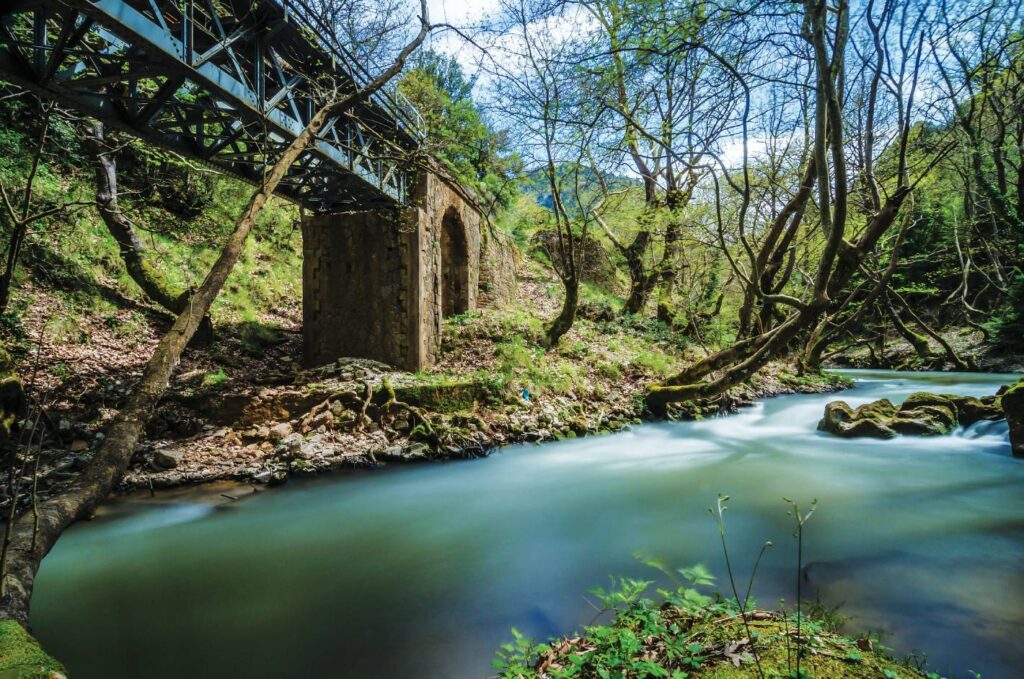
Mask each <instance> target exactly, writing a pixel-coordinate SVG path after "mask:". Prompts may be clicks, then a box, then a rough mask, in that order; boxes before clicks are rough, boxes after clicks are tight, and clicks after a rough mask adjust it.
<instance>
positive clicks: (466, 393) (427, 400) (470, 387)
mask: <svg viewBox="0 0 1024 679" xmlns="http://www.w3.org/2000/svg"><path fill="white" fill-rule="evenodd" d="M395 397H396V398H397V399H398V400H399V401H404V402H405V403H408V404H410V405H414V406H417V407H419V408H424V409H426V410H430V411H433V412H438V413H454V412H458V411H460V410H470V409H472V408H473V406H474V405H475V404H478V403H479V404H487V403H490V402H491V401H493V400H494V399H497V398H500V391H499V390H498V389H497V388H495V386H494V385H493V384H491V383H489V382H482V381H475V380H467V381H463V382H444V383H435V384H429V383H428V384H410V385H404V386H396V387H395Z"/></svg>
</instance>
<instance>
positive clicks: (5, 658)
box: [0, 620, 65, 679]
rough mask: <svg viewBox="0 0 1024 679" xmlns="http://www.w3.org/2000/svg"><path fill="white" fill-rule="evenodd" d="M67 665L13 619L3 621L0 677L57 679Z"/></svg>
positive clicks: (0, 631) (0, 645) (0, 636)
mask: <svg viewBox="0 0 1024 679" xmlns="http://www.w3.org/2000/svg"><path fill="white" fill-rule="evenodd" d="M64 674H65V670H64V667H63V666H62V665H61V664H60V663H59V662H57V661H56V660H54V659H53V658H51V657H50V656H49V655H48V654H47V653H46V651H44V650H43V649H42V647H41V646H40V645H39V642H38V641H36V640H35V639H34V638H33V637H32V635H30V634H29V633H28V632H26V631H25V628H24V627H22V626H21V625H19V624H18V623H16V622H14V621H13V620H3V621H0V679H53V678H54V677H58V676H63V675H64Z"/></svg>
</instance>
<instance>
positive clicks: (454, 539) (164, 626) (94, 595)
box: [32, 371, 1024, 679]
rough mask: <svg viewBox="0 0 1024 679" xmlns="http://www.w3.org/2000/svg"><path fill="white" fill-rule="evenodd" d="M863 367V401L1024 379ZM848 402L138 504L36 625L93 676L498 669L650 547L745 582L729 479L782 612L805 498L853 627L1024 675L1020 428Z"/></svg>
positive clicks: (640, 568)
mask: <svg viewBox="0 0 1024 679" xmlns="http://www.w3.org/2000/svg"><path fill="white" fill-rule="evenodd" d="M850 375H851V376H853V377H855V378H856V380H857V386H856V387H855V388H854V389H853V390H851V391H848V392H845V393H844V394H843V395H842V396H841V397H840V398H843V399H845V400H847V401H848V402H850V403H851V404H852V405H858V404H860V403H864V402H867V401H869V400H873V399H877V398H881V397H883V396H884V397H888V398H890V399H892V400H893V401H896V402H899V401H900V400H901V399H902V398H904V397H905V396H906V395H908V394H910V393H911V392H913V391H918V390H922V389H924V390H930V391H935V392H940V393H943V392H945V393H959V394H969V395H979V396H980V395H984V394H990V393H993V392H994V391H995V389H996V387H997V386H998V385H1000V384H1004V383H1006V382H1008V381H1010V380H1011V379H1013V376H1008V375H1003V376H999V375H980V374H939V373H931V374H929V373H925V374H900V373H892V372H859V371H851V373H850ZM834 398H836V396H835V395H809V396H787V397H781V398H775V399H770V400H768V401H766V402H764V403H762V404H758V405H757V406H756V407H754V408H751V409H748V410H745V411H744V412H742V413H740V414H738V415H734V416H730V417H723V418H717V419H712V420H707V421H703V422H691V423H670V424H652V425H644V426H638V427H635V428H634V429H633V430H632V431H628V432H624V433H619V434H615V435H609V436H601V437H591V438H585V439H579V440H575V441H566V442H561V443H549V444H544V445H541V446H514V447H510V448H508V449H505V450H503V451H501V452H499V453H496V454H494V455H493V456H492V457H490V458H488V459H485V460H477V461H471V462H457V463H448V464H435V465H423V466H413V467H404V468H394V469H388V470H384V471H377V472H367V473H356V474H350V475H343V476H336V477H333V478H322V479H317V480H313V481H308V482H301V483H292V484H289V485H288V486H287V487H285V488H283V489H281V490H280V491H274V492H267V493H262V494H259V495H256V496H254V497H251V498H249V499H246V500H243V501H239V502H236V503H232V504H229V505H224V506H221V507H219V508H217V509H212V508H209V507H206V506H203V505H201V504H189V503H181V502H177V503H164V504H159V503H152V502H131V503H122V504H119V505H116V506H115V507H113V509H112V511H110V512H108V513H107V514H106V515H105V516H103V517H102V518H99V519H97V520H95V521H93V522H90V523H88V524H82V525H78V526H75V527H74V528H72V529H71V530H69V531H68V533H67V534H66V535H65V536H64V537H63V538H62V539H61V540H60V542H59V543H58V544H57V547H56V548H55V549H54V550H53V553H52V554H51V555H50V556H48V557H47V558H46V560H45V562H44V564H43V567H42V570H41V572H40V574H39V578H38V582H37V586H36V593H35V598H34V601H33V619H32V622H33V624H34V626H35V630H36V633H37V634H38V636H39V637H40V638H41V640H42V641H43V642H44V644H45V645H46V646H47V647H48V648H49V650H51V651H52V652H53V653H54V654H55V655H56V656H57V657H59V658H61V659H62V660H64V661H65V662H66V663H67V665H68V667H69V670H70V672H71V676H72V677H73V679H94V678H95V679H98V678H101V677H102V678H104V679H111V678H118V677H125V678H127V677H131V678H146V679H164V678H166V679H186V678H187V679H197V678H207V677H210V678H212V677H218V678H221V677H255V678H263V677H266V678H273V679H282V678H284V679H287V678H293V677H294V678H303V679H304V678H306V677H317V678H328V677H372V678H391V677H394V678H402V679H405V678H420V677H426V678H431V677H445V678H449V677H476V678H480V677H485V676H487V675H488V674H489V673H490V671H491V670H490V661H491V659H492V658H493V652H494V649H495V648H496V647H497V646H498V644H499V643H500V642H502V641H504V640H507V639H508V638H509V637H510V632H509V630H510V628H511V627H513V626H515V627H517V628H518V629H519V630H521V631H522V632H524V633H525V634H528V635H532V636H534V637H547V636H549V635H555V634H562V633H565V632H569V631H570V630H572V629H573V628H575V627H577V626H579V625H581V624H584V623H587V622H589V621H590V620H591V619H592V618H593V614H594V611H593V609H592V608H591V606H590V604H589V603H588V602H587V601H586V599H585V597H586V596H587V594H586V593H587V590H588V589H590V588H592V587H594V586H598V585H605V584H607V578H608V575H609V574H613V573H614V574H625V575H632V576H637V577H650V576H652V575H656V574H655V573H653V571H650V569H648V568H647V567H646V566H644V565H642V564H640V563H639V562H638V561H637V560H636V559H635V558H634V557H633V556H632V555H633V553H634V552H637V551H641V550H642V551H644V552H646V553H648V554H650V555H656V556H660V557H663V558H664V559H666V560H668V561H669V562H670V563H673V564H675V565H678V566H687V565H692V564H694V563H697V562H702V563H705V564H707V565H708V566H709V567H710V568H711V569H712V570H713V571H714V572H715V573H716V574H718V575H719V576H721V575H724V566H723V561H722V556H721V553H720V549H719V547H718V542H717V541H718V536H717V532H716V529H715V525H714V522H713V521H712V519H711V517H710V516H709V514H708V511H707V508H708V507H709V506H711V505H712V504H713V503H714V501H715V498H716V495H717V494H718V493H720V492H721V493H727V494H729V495H731V496H732V500H731V501H730V503H729V510H728V512H727V513H726V519H727V531H728V538H729V541H730V543H731V546H732V555H733V558H734V560H735V562H737V564H738V565H737V568H738V570H739V571H741V572H746V571H747V569H748V568H749V565H750V563H751V561H752V559H753V557H754V556H755V555H756V552H757V551H758V549H759V548H760V546H761V544H762V542H763V541H764V540H767V539H770V540H772V541H774V543H775V547H774V548H773V550H772V551H771V553H770V554H769V556H768V557H767V560H766V562H765V563H764V564H763V565H762V569H761V571H760V574H759V577H758V582H757V584H756V587H755V589H756V595H757V596H758V598H759V600H760V602H761V605H762V606H766V607H772V606H776V605H777V602H778V600H779V598H780V597H785V598H786V599H787V600H788V601H792V600H793V596H794V585H795V582H794V579H795V574H794V573H795V569H794V565H795V549H796V547H795V541H794V540H793V539H792V537H791V524H790V523H789V521H790V519H789V518H788V517H787V516H786V506H785V505H784V503H783V501H782V498H783V496H786V497H790V498H793V499H795V500H799V501H802V502H805V503H806V502H808V501H810V500H811V499H812V498H818V500H819V509H818V511H817V513H815V515H814V517H813V518H812V519H811V521H810V523H809V524H808V525H807V533H806V545H805V552H806V553H805V561H806V563H808V564H810V566H809V568H808V569H807V576H808V580H807V581H806V582H807V584H806V589H805V591H809V592H810V597H811V598H812V599H813V598H814V597H815V596H818V597H820V599H821V600H822V601H823V602H828V603H842V602H845V604H844V605H843V607H842V609H841V610H842V612H843V613H844V614H845V615H848V616H850V617H851V618H852V620H851V622H850V623H849V627H850V628H851V629H854V630H855V629H864V628H866V627H869V628H872V629H876V630H877V629H882V630H884V631H885V632H886V633H888V634H889V636H888V637H887V643H888V645H890V646H892V647H894V648H895V649H896V651H897V652H898V653H899V654H908V653H911V652H913V651H919V652H923V653H926V654H927V656H928V659H929V665H930V667H931V668H932V669H934V670H936V671H939V672H941V673H943V674H946V675H947V676H951V677H966V676H969V674H968V670H976V671H979V672H980V673H981V674H982V676H983V677H984V678H985V679H1001V678H1004V677H1020V676H1024V644H1022V642H1021V638H1022V637H1021V629H1022V625H1024V461H1022V460H1016V459H1013V458H1011V457H1010V454H1009V444H1008V443H1007V435H1006V424H1005V422H1000V423H983V424H980V425H976V426H975V427H972V428H971V429H969V430H968V431H960V432H957V433H956V434H954V435H952V436H948V437H943V438H911V437H901V438H898V439H896V440H892V441H871V440H863V439H862V440H840V439H836V438H831V437H828V436H826V435H824V434H819V433H818V432H816V431H815V424H816V422H817V420H818V418H820V417H821V413H822V410H823V407H824V405H825V403H826V402H827V401H829V400H831V399H834ZM722 584H724V583H722Z"/></svg>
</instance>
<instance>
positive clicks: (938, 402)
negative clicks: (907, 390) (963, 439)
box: [892, 391, 958, 436]
mask: <svg viewBox="0 0 1024 679" xmlns="http://www.w3.org/2000/svg"><path fill="white" fill-rule="evenodd" d="M892 424H893V428H894V429H896V431H898V432H900V433H901V434H916V435H920V436H940V435H942V434H948V433H949V432H950V431H952V430H953V429H954V428H955V427H956V425H957V424H958V421H957V406H956V403H955V402H954V401H953V400H952V399H950V398H949V397H947V396H941V395H939V394H929V393H928V392H924V391H919V392H916V393H913V394H911V395H910V396H908V397H907V398H906V400H905V401H903V403H902V405H900V409H899V411H898V412H897V413H896V416H895V418H894V419H893V422H892Z"/></svg>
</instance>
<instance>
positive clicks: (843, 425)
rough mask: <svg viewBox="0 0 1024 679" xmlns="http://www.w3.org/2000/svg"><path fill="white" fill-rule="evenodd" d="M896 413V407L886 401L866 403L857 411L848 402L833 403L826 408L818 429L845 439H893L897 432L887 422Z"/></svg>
mask: <svg viewBox="0 0 1024 679" xmlns="http://www.w3.org/2000/svg"><path fill="white" fill-rule="evenodd" d="M895 413H896V407H895V406H894V405H893V404H892V403H891V402H890V401H888V400H886V399H882V400H881V401H874V402H872V403H866V404H864V405H862V406H860V407H859V408H857V409H856V410H854V409H853V408H851V407H850V405H849V404H848V403H846V401H832V402H831V403H829V404H828V405H826V406H825V416H824V417H823V418H821V421H820V422H818V429H820V430H821V431H827V432H829V433H831V434H835V435H836V436H842V437H844V438H857V437H861V436H868V437H871V438H878V439H891V438H892V437H894V436H896V432H895V431H893V430H892V429H891V428H890V427H889V426H888V425H887V422H888V421H889V420H890V419H891V418H892V416H893V415H895Z"/></svg>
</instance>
